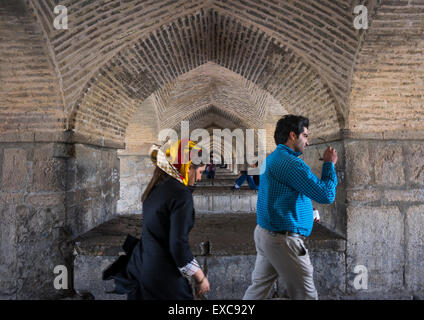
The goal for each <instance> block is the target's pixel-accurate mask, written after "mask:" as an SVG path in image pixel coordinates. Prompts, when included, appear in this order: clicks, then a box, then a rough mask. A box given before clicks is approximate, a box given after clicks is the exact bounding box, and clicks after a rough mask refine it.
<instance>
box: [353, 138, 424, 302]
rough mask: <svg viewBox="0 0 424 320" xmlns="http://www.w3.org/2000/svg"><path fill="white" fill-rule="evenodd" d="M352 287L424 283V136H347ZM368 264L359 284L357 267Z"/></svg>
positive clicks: (401, 287)
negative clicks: (364, 278)
mask: <svg viewBox="0 0 424 320" xmlns="http://www.w3.org/2000/svg"><path fill="white" fill-rule="evenodd" d="M345 149H346V175H347V177H346V181H347V275H348V279H347V280H348V287H347V291H348V293H351V294H358V295H362V294H363V295H371V296H374V297H377V298H378V297H382V298H384V297H389V296H390V294H392V293H399V292H407V293H408V294H418V295H420V294H422V293H423V288H424V264H423V263H422V262H423V261H424V247H423V244H422V243H423V235H424V232H423V228H422V225H423V224H424V142H423V141H422V140H421V141H420V140H416V141H413V140H360V139H347V140H346V141H345ZM357 265H363V266H365V267H366V268H367V270H368V289H367V290H357V289H355V288H354V285H353V281H354V279H355V276H357V274H355V273H354V268H355V266H357Z"/></svg>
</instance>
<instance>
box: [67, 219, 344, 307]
mask: <svg viewBox="0 0 424 320" xmlns="http://www.w3.org/2000/svg"><path fill="white" fill-rule="evenodd" d="M141 224H142V216H141V215H128V216H119V217H116V218H114V219H112V220H110V221H108V222H106V223H104V224H102V225H100V226H98V227H96V228H94V229H92V230H91V231H89V232H87V233H86V234H84V235H82V236H80V237H78V238H77V239H76V240H75V253H76V256H75V261H74V268H75V269H74V287H75V290H76V291H77V292H79V293H84V292H89V293H91V294H92V295H93V296H94V297H95V299H107V300H118V299H125V298H126V297H125V296H119V295H112V294H106V293H105V291H109V290H111V289H112V288H113V281H102V280H101V276H102V271H103V270H104V269H105V268H106V267H107V266H108V265H109V264H110V263H112V262H113V261H114V260H115V259H116V258H117V257H118V255H119V254H120V253H122V251H123V250H122V248H121V246H122V244H123V242H124V240H125V237H126V235H127V234H131V235H133V236H136V237H140V234H141ZM255 226H256V216H255V215H252V214H233V215H227V214H216V215H196V222H195V227H194V228H193V230H192V232H191V233H190V246H191V248H192V251H193V254H194V255H195V256H196V259H197V260H198V261H199V263H200V264H201V265H202V268H203V270H206V272H207V276H208V279H209V282H210V284H211V291H210V292H209V293H208V294H207V296H206V298H208V299H241V298H242V297H243V294H244V292H245V290H246V289H247V287H248V286H249V284H250V281H251V273H252V270H253V267H254V263H255V258H256V251H255V244H254V240H253V231H254V229H255ZM205 242H209V248H210V250H209V252H207V253H205V254H203V252H202V250H201V243H205ZM305 244H306V247H307V248H308V249H309V253H310V255H311V260H312V263H313V265H314V278H315V284H316V287H317V290H318V294H319V295H320V296H323V297H327V298H328V297H329V298H330V299H331V298H337V297H338V296H342V295H343V294H344V288H345V279H346V275H345V272H346V271H345V269H344V260H345V250H346V240H345V239H343V238H342V237H340V236H339V235H337V234H335V233H334V232H332V231H330V230H328V229H326V228H325V227H323V226H322V225H320V224H317V225H315V227H314V230H313V232H312V234H311V236H310V237H309V238H308V239H307V240H305ZM285 292H286V290H285V285H284V281H283V280H282V279H279V281H278V283H276V285H275V288H274V289H273V291H272V293H271V295H270V298H271V297H272V298H283V297H285Z"/></svg>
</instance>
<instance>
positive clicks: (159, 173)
mask: <svg viewBox="0 0 424 320" xmlns="http://www.w3.org/2000/svg"><path fill="white" fill-rule="evenodd" d="M168 177H169V175H168V174H167V173H166V172H165V171H163V170H162V169H160V168H159V167H155V171H153V177H152V179H151V180H150V182H149V184H148V185H147V187H146V190H144V192H143V195H142V196H141V202H144V200H146V199H147V197H148V196H149V194H150V192H151V191H152V190H153V188H154V187H156V186H157V185H158V184H160V183H161V182H163V181H165V180H166V179H168Z"/></svg>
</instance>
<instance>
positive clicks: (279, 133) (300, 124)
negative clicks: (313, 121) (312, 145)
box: [274, 114, 309, 145]
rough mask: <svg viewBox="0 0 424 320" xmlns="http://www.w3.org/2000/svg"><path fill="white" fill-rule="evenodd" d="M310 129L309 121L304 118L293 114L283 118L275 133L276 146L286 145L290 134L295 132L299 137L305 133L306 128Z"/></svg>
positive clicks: (279, 121)
mask: <svg viewBox="0 0 424 320" xmlns="http://www.w3.org/2000/svg"><path fill="white" fill-rule="evenodd" d="M308 127H309V119H308V118H305V117H302V116H295V115H292V114H289V115H286V116H284V117H282V118H281V119H280V120H278V122H277V126H276V127H275V132H274V140H275V144H276V145H279V144H284V143H286V142H287V139H288V138H289V135H290V132H292V131H293V132H294V133H295V134H296V136H297V137H299V135H300V134H301V133H302V132H303V131H304V128H308Z"/></svg>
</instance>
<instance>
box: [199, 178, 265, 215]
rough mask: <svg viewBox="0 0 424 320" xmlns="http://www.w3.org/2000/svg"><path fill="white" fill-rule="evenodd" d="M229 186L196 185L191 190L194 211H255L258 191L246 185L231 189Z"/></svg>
mask: <svg viewBox="0 0 424 320" xmlns="http://www.w3.org/2000/svg"><path fill="white" fill-rule="evenodd" d="M231 186H232V185H231ZM231 186H197V187H196V189H195V191H194V192H193V201H194V208H195V209H196V212H197V213H255V212H256V202H257V198H258V191H256V190H251V189H250V188H249V187H248V186H247V185H244V186H242V187H241V188H240V189H239V190H231Z"/></svg>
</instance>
